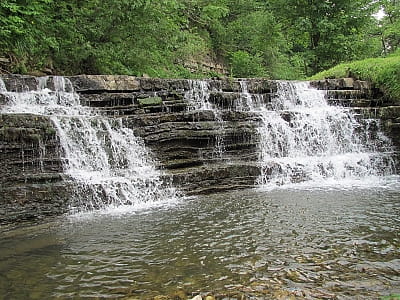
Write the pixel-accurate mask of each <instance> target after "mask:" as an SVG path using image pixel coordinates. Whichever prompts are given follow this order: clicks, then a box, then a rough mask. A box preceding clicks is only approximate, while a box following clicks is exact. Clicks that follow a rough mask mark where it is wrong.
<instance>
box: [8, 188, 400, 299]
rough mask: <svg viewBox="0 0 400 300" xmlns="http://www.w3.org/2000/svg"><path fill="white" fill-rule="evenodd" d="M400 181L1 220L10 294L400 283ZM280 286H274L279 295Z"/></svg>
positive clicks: (357, 290)
mask: <svg viewBox="0 0 400 300" xmlns="http://www.w3.org/2000/svg"><path fill="white" fill-rule="evenodd" d="M399 216H400V191H399V189H398V188H396V187H394V188H393V187H392V188H374V189H373V188H369V189H367V188H362V189H356V190H345V189H330V190H327V189H325V190H316V189H314V190H306V189H304V190H295V189H290V190H288V189H286V190H272V191H262V190H246V191H240V192H230V193H223V194H217V195H210V196H199V197H197V198H193V199H189V200H187V201H185V202H182V203H180V204H176V205H175V206H173V207H168V208H155V209H151V210H147V211H140V212H136V213H129V214H128V213H127V214H120V215H115V214H114V215H112V214H111V215H96V216H95V217H92V218H90V217H87V216H86V217H84V218H82V217H69V218H64V219H60V220H58V221H57V222H54V223H51V224H46V225H41V226H34V227H31V228H25V229H17V230H14V231H9V232H3V233H2V235H1V240H0V299H46V298H57V297H59V298H85V297H89V298H94V297H111V298H118V297H121V298H123V297H127V296H133V297H139V298H146V297H151V296H155V295H167V294H171V293H172V292H173V291H176V290H177V289H183V290H185V291H187V292H213V293H218V292H222V291H241V292H243V293H244V294H248V295H258V294H260V293H263V295H264V296H265V297H271V298H272V299H273V298H274V297H275V296H276V294H274V292H273V291H277V290H284V291H288V292H290V293H292V294H293V295H297V296H298V297H300V298H301V297H308V299H315V298H326V299H329V298H332V299H334V297H336V298H337V299H354V298H356V297H359V298H360V299H377V298H379V296H380V295H388V294H390V293H399V292H400V223H399ZM274 295H275V296H274Z"/></svg>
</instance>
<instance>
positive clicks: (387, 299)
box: [381, 294, 400, 300]
mask: <svg viewBox="0 0 400 300" xmlns="http://www.w3.org/2000/svg"><path fill="white" fill-rule="evenodd" d="M381 300H400V294H392V295H389V296H383V297H381Z"/></svg>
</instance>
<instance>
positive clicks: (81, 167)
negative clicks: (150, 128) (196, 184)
mask: <svg viewBox="0 0 400 300" xmlns="http://www.w3.org/2000/svg"><path fill="white" fill-rule="evenodd" d="M0 86H1V85H0ZM48 86H51V88H52V90H50V89H49V88H48ZM2 94H4V95H5V96H6V97H7V98H8V103H7V105H6V106H4V107H3V108H2V112H3V113H30V114H38V115H45V116H49V117H50V118H51V120H52V122H53V123H54V126H55V128H56V129H57V133H58V137H59V140H60V144H61V146H62V148H63V155H64V157H63V159H64V169H65V173H66V175H68V176H69V177H70V178H72V180H73V182H74V184H73V186H74V195H73V196H72V198H73V199H71V200H72V201H71V203H72V204H71V209H72V210H73V211H87V210H92V209H99V208H100V209H114V208H116V207H118V210H121V207H126V208H128V209H129V210H132V209H138V208H141V207H148V206H149V204H150V203H154V204H156V203H157V202H160V201H162V202H165V201H168V200H173V199H175V196H176V192H175V190H174V189H173V188H172V187H163V182H162V179H161V175H162V174H161V173H160V171H159V170H157V169H156V167H155V162H154V161H153V160H152V159H151V157H150V156H149V153H148V150H147V149H146V148H145V146H144V144H143V142H142V141H141V140H140V139H139V138H137V137H136V136H135V135H134V133H133V131H132V130H131V129H129V128H126V127H124V126H123V123H122V120H121V119H114V118H113V119H109V118H107V117H104V116H100V115H98V114H96V112H95V111H94V110H92V109H90V108H88V107H83V106H81V105H80V103H79V97H78V95H77V94H76V93H74V91H73V87H72V84H71V83H70V82H69V81H68V80H67V79H65V78H63V77H57V76H56V77H51V78H49V77H42V78H39V79H38V87H37V90H36V91H30V92H18V93H13V92H7V91H6V90H5V89H4V90H3V91H2Z"/></svg>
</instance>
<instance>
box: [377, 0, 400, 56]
mask: <svg viewBox="0 0 400 300" xmlns="http://www.w3.org/2000/svg"><path fill="white" fill-rule="evenodd" d="M379 4H380V5H381V7H382V9H383V11H384V13H385V15H384V17H383V18H382V20H381V22H380V26H381V35H382V46H383V51H384V53H385V54H388V53H390V52H395V51H396V50H397V49H399V48H400V1H399V0H381V1H379Z"/></svg>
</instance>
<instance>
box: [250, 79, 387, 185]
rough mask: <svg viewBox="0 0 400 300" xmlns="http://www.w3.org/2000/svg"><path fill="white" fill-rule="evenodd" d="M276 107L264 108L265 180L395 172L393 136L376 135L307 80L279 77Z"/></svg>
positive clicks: (262, 152) (332, 178) (262, 150)
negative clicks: (391, 138)
mask: <svg viewBox="0 0 400 300" xmlns="http://www.w3.org/2000/svg"><path fill="white" fill-rule="evenodd" d="M271 105H272V108H273V109H272V110H267V109H263V108H259V109H258V110H257V111H256V112H258V114H259V115H260V117H261V120H262V122H261V124H262V126H260V127H259V128H258V134H259V137H260V144H259V149H260V163H261V164H262V175H261V176H260V178H259V183H260V184H262V185H266V186H276V185H286V184H291V183H297V182H303V181H308V182H314V183H316V182H317V183H318V182H324V181H338V180H348V179H350V180H352V179H355V180H360V179H365V178H367V177H371V176H381V175H389V174H393V173H394V167H393V166H394V162H393V161H392V159H391V158H390V155H388V154H387V152H390V151H392V150H391V146H390V141H389V140H388V139H387V138H385V137H384V135H383V134H381V133H379V134H378V135H377V136H376V137H375V138H374V139H371V138H370V137H369V136H370V134H369V131H368V129H367V128H365V126H363V124H362V123H360V122H358V121H357V120H356V119H355V117H354V116H353V115H352V113H351V112H350V111H349V110H348V109H345V108H342V107H337V106H329V105H328V104H327V101H326V100H325V94H324V92H323V91H319V90H316V89H313V88H310V87H309V86H308V83H306V82H277V94H276V97H275V98H274V99H273V101H272V104H271Z"/></svg>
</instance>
